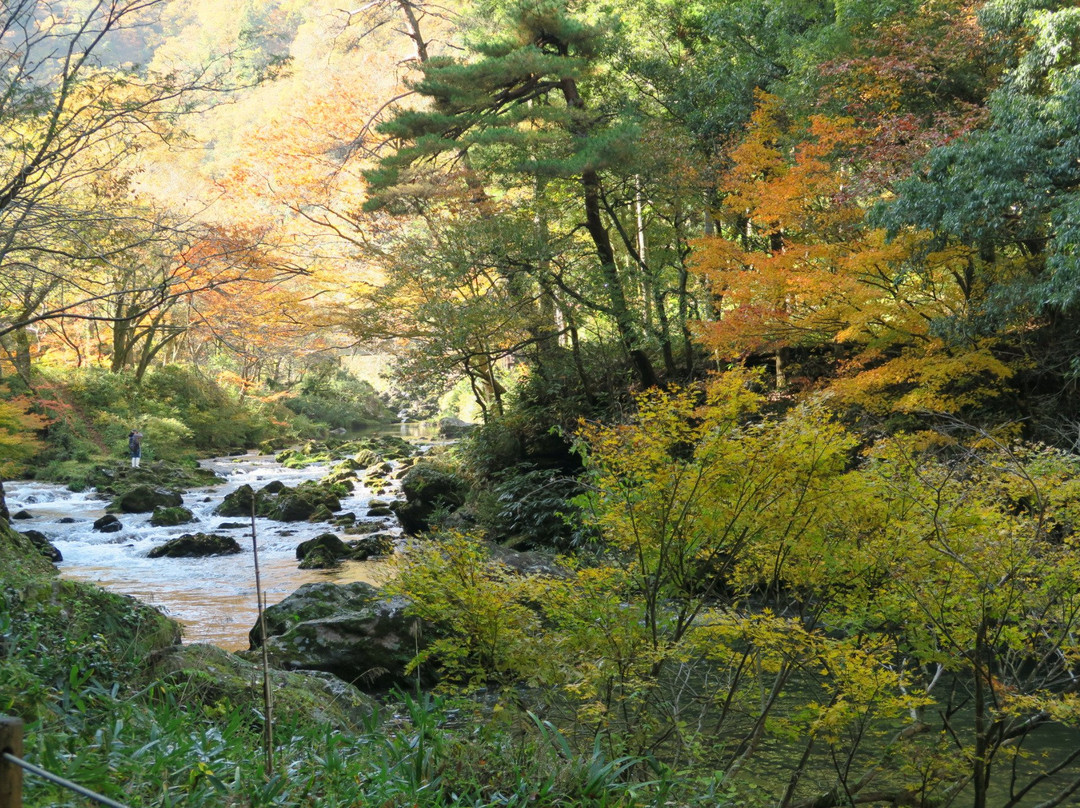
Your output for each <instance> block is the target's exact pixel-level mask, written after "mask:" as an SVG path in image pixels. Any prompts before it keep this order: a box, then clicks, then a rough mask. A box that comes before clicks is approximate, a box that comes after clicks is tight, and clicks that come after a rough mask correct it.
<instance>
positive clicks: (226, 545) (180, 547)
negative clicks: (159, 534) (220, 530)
mask: <svg viewBox="0 0 1080 808" xmlns="http://www.w3.org/2000/svg"><path fill="white" fill-rule="evenodd" d="M239 552H241V551H240V545H239V544H237V542H236V539H234V538H233V537H232V536H219V535H217V534H216V533H185V534H184V535H183V536H180V537H179V538H176V539H173V540H171V541H167V542H165V544H162V545H161V546H159V547H155V548H154V549H153V550H151V551H150V552H149V553H147V558H200V557H203V556H218V555H236V554H237V553H239Z"/></svg>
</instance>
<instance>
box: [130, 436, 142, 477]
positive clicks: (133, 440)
mask: <svg viewBox="0 0 1080 808" xmlns="http://www.w3.org/2000/svg"><path fill="white" fill-rule="evenodd" d="M128 451H129V452H131V467H132V468H133V469H137V468H138V467H139V461H140V460H141V459H142V432H140V431H139V430H137V429H133V430H131V431H130V432H129V433H128Z"/></svg>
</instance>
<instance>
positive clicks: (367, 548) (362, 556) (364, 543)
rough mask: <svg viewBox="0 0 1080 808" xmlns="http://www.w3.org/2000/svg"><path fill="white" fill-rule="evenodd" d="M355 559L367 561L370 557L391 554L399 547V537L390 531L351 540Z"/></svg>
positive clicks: (350, 546) (351, 548)
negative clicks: (396, 537)
mask: <svg viewBox="0 0 1080 808" xmlns="http://www.w3.org/2000/svg"><path fill="white" fill-rule="evenodd" d="M348 546H349V549H350V550H351V551H352V556H351V557H352V559H353V560H354V561H367V560H368V559H369V558H384V557H386V556H391V555H393V554H394V552H395V550H396V549H397V539H395V538H394V536H392V535H391V534H389V533H373V534H371V535H370V536H365V537H364V538H362V539H356V540H354V541H351V542H349V545H348Z"/></svg>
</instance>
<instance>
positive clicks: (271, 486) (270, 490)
mask: <svg viewBox="0 0 1080 808" xmlns="http://www.w3.org/2000/svg"><path fill="white" fill-rule="evenodd" d="M288 487H289V486H287V485H285V483H283V482H282V481H281V480H271V481H270V482H268V483H267V484H266V485H264V486H263V487H262V488H260V489H259V493H260V494H280V493H281V492H282V491H284V490H285V489H286V488H288Z"/></svg>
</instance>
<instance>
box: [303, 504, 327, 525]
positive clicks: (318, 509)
mask: <svg viewBox="0 0 1080 808" xmlns="http://www.w3.org/2000/svg"><path fill="white" fill-rule="evenodd" d="M333 518H334V512H333V511H331V510H330V509H329V508H327V507H326V506H325V505H322V504H319V505H317V506H315V510H314V511H313V512H312V514H311V516H309V517H308V518H307V520H308V521H309V522H329V521H330V520H331V519H333Z"/></svg>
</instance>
